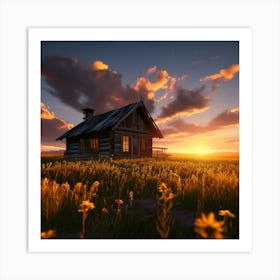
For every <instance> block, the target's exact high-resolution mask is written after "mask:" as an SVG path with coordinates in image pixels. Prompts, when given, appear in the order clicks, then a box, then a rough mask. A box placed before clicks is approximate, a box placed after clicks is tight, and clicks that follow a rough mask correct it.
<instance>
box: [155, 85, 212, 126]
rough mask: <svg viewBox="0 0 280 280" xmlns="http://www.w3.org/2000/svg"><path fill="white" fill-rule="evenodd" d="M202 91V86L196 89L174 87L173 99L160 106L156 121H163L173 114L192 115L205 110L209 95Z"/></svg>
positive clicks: (173, 115)
mask: <svg viewBox="0 0 280 280" xmlns="http://www.w3.org/2000/svg"><path fill="white" fill-rule="evenodd" d="M203 91H204V86H202V87H200V88H197V89H182V88H176V95H175V99H174V100H173V101H171V102H170V103H169V104H167V105H165V106H164V107H163V108H162V111H161V113H160V115H159V116H158V118H157V121H158V122H164V121H167V120H169V119H170V118H172V117H175V116H184V115H192V114H196V113H198V112H202V111H205V110H207V109H208V104H209V101H210V97H209V96H207V95H205V94H204V93H203Z"/></svg>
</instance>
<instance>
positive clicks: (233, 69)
mask: <svg viewBox="0 0 280 280" xmlns="http://www.w3.org/2000/svg"><path fill="white" fill-rule="evenodd" d="M238 72H239V64H233V65H231V66H230V67H228V68H225V69H221V70H220V71H219V72H218V73H215V74H212V75H209V76H206V77H203V78H201V79H200V81H209V80H210V81H215V80H218V79H223V80H225V81H229V80H231V79H233V77H234V76H235V74H236V73H238Z"/></svg>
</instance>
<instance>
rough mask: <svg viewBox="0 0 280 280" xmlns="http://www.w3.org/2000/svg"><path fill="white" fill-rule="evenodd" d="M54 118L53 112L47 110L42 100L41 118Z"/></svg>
mask: <svg viewBox="0 0 280 280" xmlns="http://www.w3.org/2000/svg"><path fill="white" fill-rule="evenodd" d="M54 118H55V114H54V112H51V111H49V109H48V108H47V107H46V106H45V104H44V103H43V102H41V119H44V120H53V119H54Z"/></svg>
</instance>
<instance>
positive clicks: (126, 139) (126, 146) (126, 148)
mask: <svg viewBox="0 0 280 280" xmlns="http://www.w3.org/2000/svg"><path fill="white" fill-rule="evenodd" d="M122 150H123V152H129V136H127V135H125V136H123V137H122Z"/></svg>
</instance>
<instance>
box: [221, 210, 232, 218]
mask: <svg viewBox="0 0 280 280" xmlns="http://www.w3.org/2000/svg"><path fill="white" fill-rule="evenodd" d="M219 216H223V217H229V218H235V215H234V214H233V213H231V212H230V211H229V210H220V211H219Z"/></svg>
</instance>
